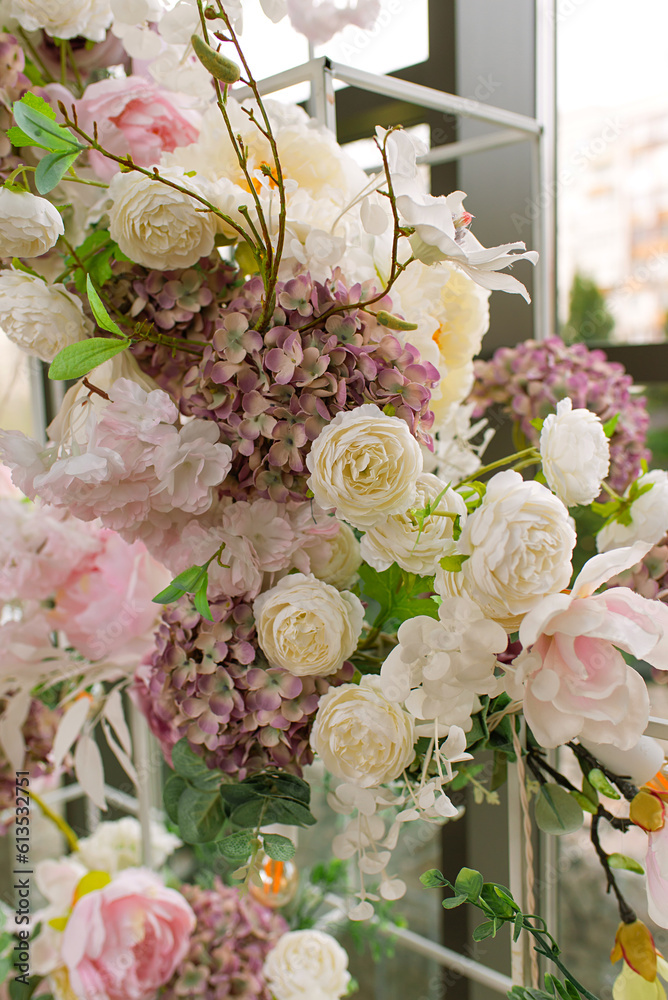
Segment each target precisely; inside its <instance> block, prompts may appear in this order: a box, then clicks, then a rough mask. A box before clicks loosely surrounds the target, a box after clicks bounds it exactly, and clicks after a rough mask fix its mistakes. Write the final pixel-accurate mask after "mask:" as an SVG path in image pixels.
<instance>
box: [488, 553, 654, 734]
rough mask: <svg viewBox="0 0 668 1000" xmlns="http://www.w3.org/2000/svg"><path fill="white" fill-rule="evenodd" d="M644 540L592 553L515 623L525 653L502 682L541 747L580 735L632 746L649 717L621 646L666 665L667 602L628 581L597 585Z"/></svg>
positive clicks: (631, 558)
mask: <svg viewBox="0 0 668 1000" xmlns="http://www.w3.org/2000/svg"><path fill="white" fill-rule="evenodd" d="M648 548H649V546H648V545H646V544H645V543H643V542H638V543H636V544H635V545H633V546H630V547H629V548H624V549H616V550H614V551H612V552H607V553H604V554H602V555H598V556H595V557H594V558H593V559H590V560H589V562H588V563H587V564H586V565H585V567H584V568H583V570H582V572H581V573H580V575H579V576H578V578H577V579H576V581H575V583H574V584H573V589H572V591H571V593H570V594H568V593H561V594H552V595H550V596H549V597H546V598H545V599H544V600H542V601H541V602H540V604H538V605H537V606H536V607H535V608H533V609H532V610H531V611H530V612H529V613H528V614H527V615H526V617H525V619H524V621H523V622H522V624H521V626H520V633H519V635H520V641H521V643H522V645H523V647H524V652H523V653H521V654H520V656H519V657H518V658H517V659H516V660H515V661H514V663H513V664H512V666H511V667H510V668H509V672H508V674H507V677H506V689H507V691H508V693H509V694H510V695H511V697H513V698H521V699H523V701H524V714H525V717H526V720H527V723H528V724H529V726H530V727H531V729H532V731H533V734H534V736H535V737H536V739H537V740H538V742H539V743H540V744H541V745H542V746H544V747H557V746H560V745H561V744H563V743H567V742H568V741H569V740H572V739H575V738H576V737H580V738H582V739H586V740H592V741H594V742H596V743H612V744H614V745H615V746H616V747H618V748H619V749H621V750H627V749H629V748H630V747H632V746H634V745H635V744H636V743H637V742H638V740H639V739H640V737H641V736H642V734H643V732H644V730H645V727H646V725H647V720H648V718H649V697H648V694H647V688H646V686H645V682H644V680H643V679H642V677H641V676H640V674H639V673H638V672H637V671H636V670H634V669H633V668H632V667H630V666H629V665H628V664H627V663H626V660H625V659H624V657H623V656H622V653H621V652H620V650H622V651H624V652H627V653H631V654H632V655H633V656H636V657H637V658H638V659H641V660H645V661H646V662H647V663H649V664H651V665H652V666H653V667H656V668H657V669H659V670H668V608H666V607H665V606H663V605H662V604H661V603H660V602H657V601H648V600H647V599H646V598H644V597H640V595H639V594H635V593H633V591H631V590H628V589H627V588H626V587H615V588H614V589H612V590H608V591H605V592H604V593H602V594H596V593H595V591H596V590H597V589H598V588H599V587H600V586H601V584H603V583H605V581H606V580H608V579H609V578H610V577H611V576H613V575H615V574H617V573H620V572H621V571H623V570H624V569H628V568H629V567H630V566H634V565H635V564H636V563H637V562H639V560H640V559H642V557H643V556H644V555H645V554H646V553H647V551H648Z"/></svg>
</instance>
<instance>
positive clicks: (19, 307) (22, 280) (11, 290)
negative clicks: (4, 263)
mask: <svg viewBox="0 0 668 1000" xmlns="http://www.w3.org/2000/svg"><path fill="white" fill-rule="evenodd" d="M0 329H2V330H3V331H4V332H5V333H6V335H7V336H8V337H9V339H10V340H13V341H14V343H15V344H17V345H18V346H19V347H20V348H21V350H23V351H26V353H27V354H32V355H33V356H35V357H37V358H41V359H42V361H52V360H53V359H54V358H55V356H56V354H58V352H59V351H61V350H62V349H63V347H67V346H68V344H74V343H76V341H78V340H83V339H84V338H85V337H86V336H87V335H88V334H90V333H92V330H93V326H92V323H91V322H90V320H89V319H87V318H86V316H84V313H83V309H82V307H81V302H80V301H79V299H77V298H76V296H74V295H71V294H70V293H69V292H68V291H67V289H66V288H65V286H64V285H47V284H46V283H45V282H44V281H42V279H41V278H36V277H34V276H33V275H32V274H26V273H25V272H23V271H13V270H9V271H2V272H1V273H0Z"/></svg>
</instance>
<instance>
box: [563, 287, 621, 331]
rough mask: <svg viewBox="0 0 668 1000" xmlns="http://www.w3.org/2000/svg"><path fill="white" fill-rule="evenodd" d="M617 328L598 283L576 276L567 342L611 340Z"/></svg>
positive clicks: (570, 305)
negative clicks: (611, 334)
mask: <svg viewBox="0 0 668 1000" xmlns="http://www.w3.org/2000/svg"><path fill="white" fill-rule="evenodd" d="M614 325H615V320H614V317H613V316H612V314H611V313H610V311H609V309H608V307H607V305H606V301H605V296H604V294H603V292H602V291H601V289H600V288H599V287H598V285H597V284H596V282H595V281H592V280H591V278H586V277H585V276H584V275H582V274H579V273H576V275H575V277H574V278H573V284H572V286H571V292H570V298H569V313H568V320H567V321H566V324H565V326H564V327H563V330H562V336H563V338H564V340H565V341H566V343H567V344H572V343H574V342H575V341H582V342H584V343H585V344H590V343H601V342H605V341H608V340H609V339H610V333H611V331H612V329H613V327H614Z"/></svg>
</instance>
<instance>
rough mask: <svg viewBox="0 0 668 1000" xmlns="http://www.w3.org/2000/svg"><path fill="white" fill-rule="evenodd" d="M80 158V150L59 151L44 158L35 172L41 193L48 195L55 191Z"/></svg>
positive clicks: (36, 185) (37, 185)
mask: <svg viewBox="0 0 668 1000" xmlns="http://www.w3.org/2000/svg"><path fill="white" fill-rule="evenodd" d="M78 158H79V150H78V149H70V150H59V151H58V152H57V153H47V154H46V156H44V157H42V159H41V160H40V161H39V163H38V164H37V170H36V171H35V187H36V188H37V190H38V191H39V193H40V194H48V193H49V191H53V189H54V188H55V186H56V184H59V183H60V181H61V180H62V179H63V177H64V176H65V174H66V173H67V171H68V170H69V169H70V167H72V166H74V163H75V161H76V160H78Z"/></svg>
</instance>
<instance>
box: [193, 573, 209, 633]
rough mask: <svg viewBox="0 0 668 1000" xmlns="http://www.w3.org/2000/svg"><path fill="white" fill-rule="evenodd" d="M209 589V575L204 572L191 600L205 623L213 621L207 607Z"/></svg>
mask: <svg viewBox="0 0 668 1000" xmlns="http://www.w3.org/2000/svg"><path fill="white" fill-rule="evenodd" d="M208 589H209V574H208V572H206V571H205V573H204V576H203V577H202V578H201V580H200V581H199V583H198V585H197V590H196V591H195V596H194V598H193V603H194V605H195V610H196V611H198V612H199V613H200V614H201V616H202V618H206V619H207V621H210V622H212V621H213V615H212V614H211V608H210V607H209V601H208V598H207V596H206V595H207V590H208Z"/></svg>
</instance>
